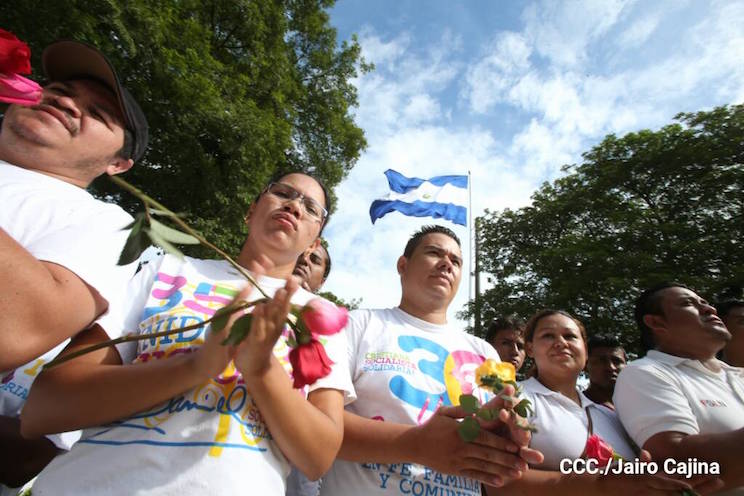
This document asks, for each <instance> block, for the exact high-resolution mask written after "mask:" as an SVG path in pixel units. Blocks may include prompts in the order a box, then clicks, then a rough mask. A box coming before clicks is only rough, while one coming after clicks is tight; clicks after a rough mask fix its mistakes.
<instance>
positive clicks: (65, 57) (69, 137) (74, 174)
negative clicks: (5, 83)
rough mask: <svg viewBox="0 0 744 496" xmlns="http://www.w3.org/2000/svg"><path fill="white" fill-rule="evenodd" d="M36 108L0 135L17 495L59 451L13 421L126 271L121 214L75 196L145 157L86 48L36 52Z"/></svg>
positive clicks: (2, 351) (15, 117)
mask: <svg viewBox="0 0 744 496" xmlns="http://www.w3.org/2000/svg"><path fill="white" fill-rule="evenodd" d="M42 65H43V67H44V72H45V73H46V75H47V77H48V79H49V84H47V85H46V86H45V87H44V90H43V95H42V99H41V102H40V103H39V104H37V105H34V106H30V107H22V106H19V105H11V106H9V107H8V109H7V111H6V113H5V116H4V118H3V121H2V130H1V131H0V198H2V208H0V280H2V281H3V289H2V292H0V314H2V316H3V318H2V320H0V375H1V377H2V384H1V385H0V445H1V446H2V447H3V449H2V450H0V452H1V453H2V454H1V455H0V467H1V468H0V483H2V484H6V485H10V486H17V485H20V484H22V483H23V482H25V481H26V480H28V479H29V478H31V477H32V476H33V475H34V474H36V473H38V471H39V470H41V468H43V467H44V465H46V463H48V462H49V460H50V459H51V458H52V457H53V456H55V455H56V453H57V451H58V450H57V448H58V447H59V448H69V443H70V440H69V439H65V438H63V437H59V436H58V437H56V438H54V442H53V443H52V442H51V441H50V440H49V439H47V438H41V439H36V440H24V439H22V438H21V437H20V435H19V426H18V418H17V417H18V415H19V413H20V411H21V408H22V406H23V404H24V402H25V400H26V397H27V394H28V390H29V388H30V386H31V382H32V381H33V380H34V378H35V377H36V375H37V374H38V373H39V371H40V370H41V367H42V365H43V364H44V363H45V362H46V361H48V360H50V359H51V358H52V357H53V356H54V355H56V353H58V352H59V351H60V350H61V349H62V347H63V346H64V344H65V342H66V341H67V340H68V338H69V337H70V336H72V335H74V334H76V333H77V332H78V331H80V330H82V329H84V328H86V327H87V326H88V325H90V324H91V323H92V322H93V321H94V320H95V319H96V318H97V317H98V316H99V315H101V314H102V313H103V312H105V311H106V309H107V307H108V304H109V302H110V301H111V300H112V299H114V298H116V297H118V293H119V291H120V289H123V287H124V285H125V284H126V280H127V278H128V277H130V276H131V275H132V274H133V273H134V267H132V266H129V267H125V268H122V267H117V265H116V264H117V260H118V258H119V254H120V253H121V249H122V248H123V245H124V242H125V240H126V237H127V232H126V231H125V230H122V229H124V228H125V227H126V226H127V225H128V224H129V223H130V222H131V220H132V218H131V216H130V215H129V214H127V213H126V212H124V211H123V210H122V209H121V208H119V207H118V206H116V205H113V204H108V203H105V202H102V201H100V200H97V199H95V198H94V197H93V196H91V195H90V193H88V192H87V191H86V190H85V188H86V187H87V186H88V185H89V184H90V182H91V181H92V180H93V179H95V178H96V177H98V176H100V175H102V174H109V175H114V174H120V173H122V172H125V171H126V170H128V169H129V168H130V167H132V165H133V163H134V161H135V160H138V159H140V158H141V157H142V155H143V154H144V151H145V148H146V146H147V136H148V126H147V121H146V119H145V116H144V114H143V113H142V110H141V109H140V107H139V105H138V104H137V102H136V101H135V100H134V98H133V97H132V96H131V94H129V92H128V91H127V90H126V89H124V88H123V87H122V86H121V84H120V83H119V79H118V77H117V76H116V73H115V72H114V69H113V67H111V65H110V63H109V62H108V61H107V60H106V58H105V57H104V56H103V55H102V54H101V53H100V52H99V51H98V50H96V49H95V48H93V47H90V46H88V45H85V44H82V43H77V42H73V41H61V42H57V43H54V44H52V45H50V46H49V47H47V48H46V50H45V51H44V53H43V55H42Z"/></svg>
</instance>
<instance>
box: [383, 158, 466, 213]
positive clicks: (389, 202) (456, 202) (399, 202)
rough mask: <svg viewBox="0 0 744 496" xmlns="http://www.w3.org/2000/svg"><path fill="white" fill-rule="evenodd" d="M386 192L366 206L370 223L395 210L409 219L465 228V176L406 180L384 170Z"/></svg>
mask: <svg viewBox="0 0 744 496" xmlns="http://www.w3.org/2000/svg"><path fill="white" fill-rule="evenodd" d="M385 176H387V180H388V183H389V184H390V190H391V191H390V193H388V195H387V197H385V198H382V199H379V200H375V201H373V202H372V206H370V207H369V216H370V218H371V219H372V224H374V223H375V221H376V220H377V219H379V218H380V217H382V216H384V215H385V214H387V213H388V212H392V211H393V210H397V211H398V212H400V213H402V214H403V215H410V216H413V217H434V218H436V219H439V218H441V219H447V220H451V221H452V222H454V223H455V224H460V225H462V226H464V225H466V218H467V207H466V205H467V204H468V176H436V177H432V178H430V179H419V178H418V177H406V176H404V175H403V174H401V173H399V172H396V171H394V170H392V169H388V170H386V171H385Z"/></svg>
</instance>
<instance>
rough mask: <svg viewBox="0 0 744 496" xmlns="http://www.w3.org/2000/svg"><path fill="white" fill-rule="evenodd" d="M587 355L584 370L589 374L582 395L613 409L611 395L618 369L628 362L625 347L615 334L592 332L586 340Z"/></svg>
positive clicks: (613, 390)
mask: <svg viewBox="0 0 744 496" xmlns="http://www.w3.org/2000/svg"><path fill="white" fill-rule="evenodd" d="M587 348H588V353H589V354H588V357H587V361H586V371H587V373H588V374H589V387H588V388H586V390H585V391H584V395H585V396H586V397H587V398H589V399H590V400H592V401H593V402H595V403H597V404H599V405H604V406H606V407H607V408H610V409H611V410H614V409H615V406H614V405H613V403H612V395H613V393H614V392H615V383H616V382H617V377H618V375H619V374H620V371H621V370H622V369H623V368H624V367H625V365H626V364H627V363H628V356H627V355H626V354H625V348H623V347H622V345H621V344H620V341H619V340H618V339H617V338H616V337H615V336H607V335H603V334H594V335H593V336H590V337H589V340H588V342H587Z"/></svg>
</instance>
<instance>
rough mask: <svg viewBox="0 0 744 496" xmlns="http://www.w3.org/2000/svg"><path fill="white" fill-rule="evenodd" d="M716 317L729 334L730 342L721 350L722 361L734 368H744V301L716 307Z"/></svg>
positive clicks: (721, 304) (725, 303) (724, 303)
mask: <svg viewBox="0 0 744 496" xmlns="http://www.w3.org/2000/svg"><path fill="white" fill-rule="evenodd" d="M716 310H717V311H718V316H719V317H721V320H722V321H723V323H724V324H726V329H728V331H729V332H730V333H731V341H729V342H728V344H727V345H726V347H725V348H724V349H723V352H722V353H723V361H724V362H726V363H728V364H729V365H733V366H734V367H744V301H741V300H727V301H724V302H723V303H720V304H718V305H716Z"/></svg>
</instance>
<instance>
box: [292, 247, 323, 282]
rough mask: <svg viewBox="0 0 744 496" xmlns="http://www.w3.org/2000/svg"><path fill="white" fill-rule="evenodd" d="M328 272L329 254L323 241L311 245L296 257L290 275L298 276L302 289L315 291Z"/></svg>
mask: <svg viewBox="0 0 744 496" xmlns="http://www.w3.org/2000/svg"><path fill="white" fill-rule="evenodd" d="M330 273H331V255H330V254H329V253H328V249H327V248H326V247H325V246H324V245H323V243H320V244H319V245H318V246H315V247H313V246H311V247H310V248H308V249H307V250H305V252H304V253H303V254H302V255H300V256H299V257H297V265H295V268H294V271H293V272H292V275H294V276H297V277H299V279H300V286H302V288H303V289H305V290H306V291H310V292H311V293H317V292H318V291H320V287H321V286H322V285H323V283H325V281H326V279H328V274H330Z"/></svg>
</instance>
